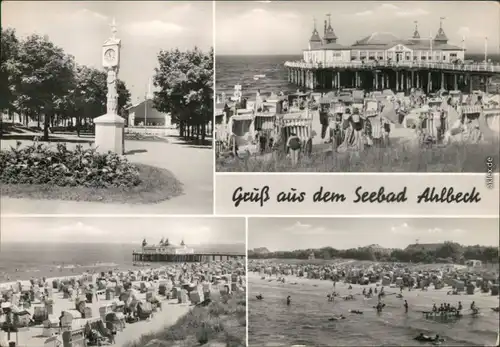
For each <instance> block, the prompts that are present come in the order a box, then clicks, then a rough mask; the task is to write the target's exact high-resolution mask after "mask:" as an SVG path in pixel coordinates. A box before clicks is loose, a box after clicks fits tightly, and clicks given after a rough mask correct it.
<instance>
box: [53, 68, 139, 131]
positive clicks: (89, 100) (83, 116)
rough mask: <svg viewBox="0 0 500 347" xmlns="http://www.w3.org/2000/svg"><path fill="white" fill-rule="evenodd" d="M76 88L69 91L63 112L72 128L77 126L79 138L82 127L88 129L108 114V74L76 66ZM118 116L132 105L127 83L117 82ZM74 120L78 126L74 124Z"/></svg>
mask: <svg viewBox="0 0 500 347" xmlns="http://www.w3.org/2000/svg"><path fill="white" fill-rule="evenodd" d="M74 81H75V83H74V86H73V87H72V88H71V89H70V90H69V91H68V93H67V97H66V98H65V99H64V103H63V104H62V105H61V109H60V111H61V112H65V113H66V118H67V119H68V120H69V121H70V125H71V126H75V128H76V131H77V134H78V136H80V130H81V127H82V121H83V125H84V127H85V128H88V127H89V126H90V124H91V123H92V120H93V119H94V118H96V117H99V116H102V115H103V114H105V113H106V93H107V82H106V72H105V71H103V70H99V69H95V68H91V67H87V66H84V65H79V66H76V70H75V79H74ZM117 92H118V114H119V115H121V114H122V113H123V111H124V110H125V108H126V107H128V106H129V105H130V91H129V90H128V89H127V86H126V84H125V82H123V81H121V80H118V81H117ZM73 118H75V120H76V124H73Z"/></svg>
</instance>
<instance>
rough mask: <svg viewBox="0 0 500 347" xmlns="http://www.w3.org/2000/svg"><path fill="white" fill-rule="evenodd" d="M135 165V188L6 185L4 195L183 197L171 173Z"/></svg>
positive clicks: (123, 199)
mask: <svg viewBox="0 0 500 347" xmlns="http://www.w3.org/2000/svg"><path fill="white" fill-rule="evenodd" d="M135 166H136V167H137V169H138V171H139V179H140V183H139V184H138V185H136V186H132V187H107V188H95V187H82V186H76V187H74V186H65V187H62V186H56V185H52V184H7V183H2V185H1V195H2V196H4V197H11V198H28V199H39V200H72V201H97V202H106V203H127V204H152V203H158V202H161V201H165V200H169V199H171V198H174V197H176V196H179V195H181V194H182V192H183V188H182V183H181V182H179V180H177V178H176V177H175V176H174V175H173V174H172V173H171V172H170V171H168V170H165V169H161V168H157V167H154V166H149V165H144V164H135Z"/></svg>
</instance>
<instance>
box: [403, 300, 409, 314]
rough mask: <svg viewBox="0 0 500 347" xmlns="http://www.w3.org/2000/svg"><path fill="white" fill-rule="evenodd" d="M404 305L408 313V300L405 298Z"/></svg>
mask: <svg viewBox="0 0 500 347" xmlns="http://www.w3.org/2000/svg"><path fill="white" fill-rule="evenodd" d="M404 306H405V313H408V301H406V300H405V304H404Z"/></svg>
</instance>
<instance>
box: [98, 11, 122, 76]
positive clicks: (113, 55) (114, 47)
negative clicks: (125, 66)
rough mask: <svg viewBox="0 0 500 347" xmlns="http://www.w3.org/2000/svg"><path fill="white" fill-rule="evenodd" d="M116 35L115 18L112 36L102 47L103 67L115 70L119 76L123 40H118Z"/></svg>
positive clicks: (112, 25)
mask: <svg viewBox="0 0 500 347" xmlns="http://www.w3.org/2000/svg"><path fill="white" fill-rule="evenodd" d="M116 33H117V30H116V22H115V20H114V18H113V23H112V24H111V34H112V36H111V37H110V38H109V39H107V40H106V41H104V44H103V45H102V66H104V68H105V69H114V70H116V74H118V69H119V68H120V48H121V40H120V39H118V38H116Z"/></svg>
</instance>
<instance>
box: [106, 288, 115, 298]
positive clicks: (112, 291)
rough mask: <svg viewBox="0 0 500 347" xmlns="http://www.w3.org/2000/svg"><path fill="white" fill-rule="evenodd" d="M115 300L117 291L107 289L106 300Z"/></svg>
mask: <svg viewBox="0 0 500 347" xmlns="http://www.w3.org/2000/svg"><path fill="white" fill-rule="evenodd" d="M114 298H115V289H114V288H108V289H106V300H113V299H114Z"/></svg>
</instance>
